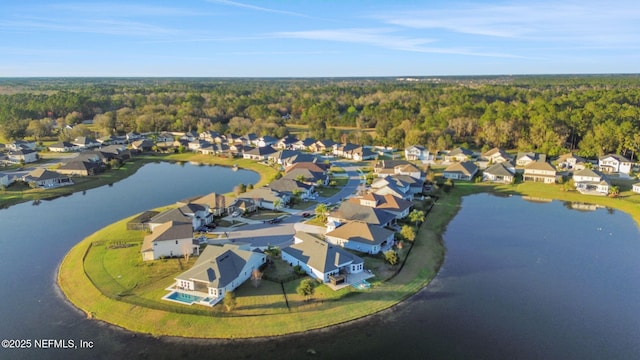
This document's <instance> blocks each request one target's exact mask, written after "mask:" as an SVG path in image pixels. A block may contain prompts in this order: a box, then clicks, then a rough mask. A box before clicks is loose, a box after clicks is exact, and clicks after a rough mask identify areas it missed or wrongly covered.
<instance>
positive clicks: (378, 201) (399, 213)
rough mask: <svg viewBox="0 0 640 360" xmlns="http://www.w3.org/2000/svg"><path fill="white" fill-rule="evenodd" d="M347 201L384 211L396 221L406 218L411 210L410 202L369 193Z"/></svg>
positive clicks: (390, 196) (387, 195)
mask: <svg viewBox="0 0 640 360" xmlns="http://www.w3.org/2000/svg"><path fill="white" fill-rule="evenodd" d="M347 201H348V202H350V203H354V204H358V205H362V206H369V207H372V208H375V209H380V210H384V211H386V212H388V213H390V214H392V215H393V216H395V218H396V219H403V218H405V217H407V216H408V215H409V212H410V211H411V208H413V204H412V203H411V201H407V200H404V199H402V198H400V197H397V196H393V195H391V194H386V195H379V194H375V193H369V194H366V195H364V196H360V197H352V198H350V199H349V200H347Z"/></svg>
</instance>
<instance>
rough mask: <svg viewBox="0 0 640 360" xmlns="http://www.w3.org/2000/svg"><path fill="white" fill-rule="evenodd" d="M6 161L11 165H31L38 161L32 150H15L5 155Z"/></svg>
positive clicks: (36, 154)
mask: <svg viewBox="0 0 640 360" xmlns="http://www.w3.org/2000/svg"><path fill="white" fill-rule="evenodd" d="M7 160H9V162H12V163H16V164H17V163H25V164H28V163H32V162H35V161H37V160H38V153H37V152H36V151H34V150H26V149H25V150H15V151H9V152H8V153H7Z"/></svg>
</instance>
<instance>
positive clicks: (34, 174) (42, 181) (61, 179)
mask: <svg viewBox="0 0 640 360" xmlns="http://www.w3.org/2000/svg"><path fill="white" fill-rule="evenodd" d="M22 181H24V182H26V183H35V184H36V186H38V187H42V188H50V187H58V186H66V185H73V182H72V181H71V179H69V177H68V176H66V175H62V174H58V173H57V172H55V171H50V170H47V169H45V168H37V169H35V170H33V171H31V172H30V173H28V174H27V175H25V176H23V177H22Z"/></svg>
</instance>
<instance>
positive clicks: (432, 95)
mask: <svg viewBox="0 0 640 360" xmlns="http://www.w3.org/2000/svg"><path fill="white" fill-rule="evenodd" d="M87 119H92V120H94V125H93V128H92V129H93V130H95V129H99V132H100V134H99V135H110V134H124V133H127V132H130V131H138V132H149V131H163V130H168V131H189V130H194V131H198V132H200V131H204V130H215V131H220V132H225V133H227V132H232V133H237V134H243V133H247V132H255V133H257V134H259V135H272V136H277V137H280V136H283V135H286V134H287V132H288V131H289V129H290V128H291V127H289V126H288V125H292V124H302V125H307V126H308V127H306V129H308V131H307V135H308V136H312V137H316V138H325V137H326V138H332V139H334V140H336V141H351V142H356V143H360V144H365V145H369V144H373V143H374V142H375V143H376V144H379V145H390V146H395V147H398V148H402V147H404V146H407V145H412V144H423V145H426V146H427V147H429V148H430V149H432V150H436V149H447V148H451V147H452V146H454V145H463V146H469V147H472V148H478V149H487V148H490V147H494V146H498V147H503V148H505V149H512V150H516V149H517V150H520V151H538V152H543V153H547V154H549V155H557V154H559V153H562V152H565V151H569V150H571V151H575V152H577V153H578V154H579V155H582V156H586V157H595V156H598V155H602V154H605V153H610V152H615V153H620V154H623V155H626V156H628V157H632V158H634V159H635V158H636V157H637V156H636V153H637V152H638V151H639V150H640V75H592V76H509V77H507V76H503V77H498V76H496V77H442V78H412V79H392V78H337V79H195V78H187V79H179V78H171V79H133V78H131V79H126V78H125V79H117V78H109V79H89V78H85V79H46V78H43V79H0V134H1V135H2V136H3V137H4V138H5V139H7V140H10V139H19V138H23V137H27V136H29V137H35V138H36V139H39V138H40V139H41V138H50V137H52V136H55V137H58V138H59V139H61V140H66V139H70V138H72V137H74V136H78V135H87V134H91V130H89V127H87V126H86V125H82V121H83V120H87ZM65 125H70V126H69V127H67V126H65ZM344 127H351V128H355V130H351V131H348V132H347V133H345V134H343V133H342V131H341V129H344Z"/></svg>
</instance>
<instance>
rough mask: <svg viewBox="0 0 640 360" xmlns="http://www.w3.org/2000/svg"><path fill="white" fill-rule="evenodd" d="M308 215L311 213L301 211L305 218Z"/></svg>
mask: <svg viewBox="0 0 640 360" xmlns="http://www.w3.org/2000/svg"><path fill="white" fill-rule="evenodd" d="M309 216H311V214H309V213H308V212H303V213H302V217H305V218H306V217H309Z"/></svg>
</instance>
